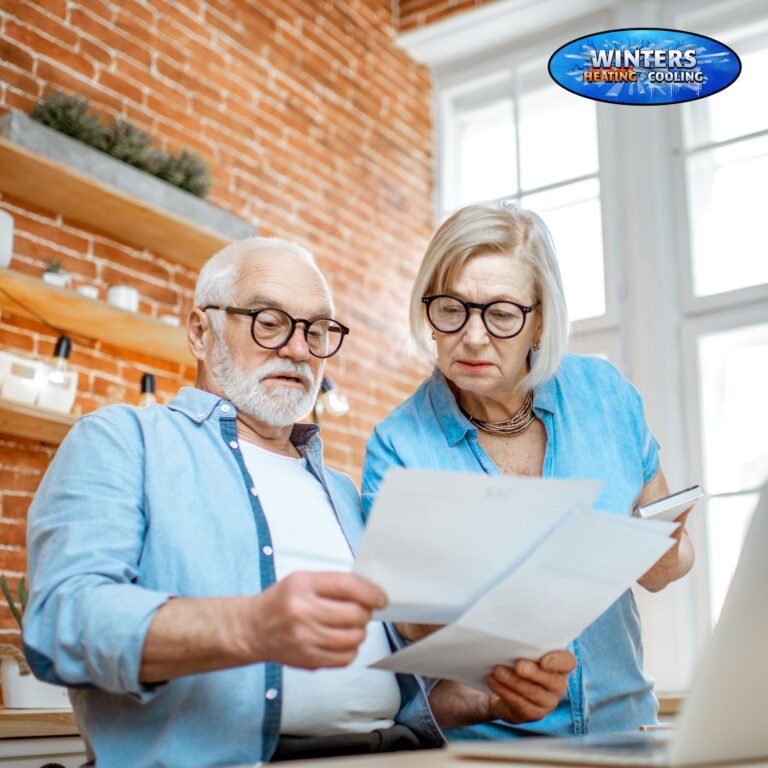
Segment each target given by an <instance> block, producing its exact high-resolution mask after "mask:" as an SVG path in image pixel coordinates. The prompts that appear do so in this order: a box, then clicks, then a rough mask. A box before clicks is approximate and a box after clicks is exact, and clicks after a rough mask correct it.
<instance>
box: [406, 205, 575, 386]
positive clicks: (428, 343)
mask: <svg viewBox="0 0 768 768" xmlns="http://www.w3.org/2000/svg"><path fill="white" fill-rule="evenodd" d="M481 254H504V255H507V256H509V258H510V259H522V260H523V261H524V262H525V263H526V264H528V265H529V266H530V268H531V272H532V273H533V279H534V284H533V295H531V296H527V297H521V300H525V301H529V300H530V303H531V304H533V303H535V302H537V301H538V302H541V303H540V305H539V308H538V311H541V316H542V320H541V323H542V333H541V340H540V343H539V350H538V352H532V353H531V370H530V372H529V373H528V375H527V376H526V377H525V378H524V379H523V380H522V382H521V383H520V390H521V391H523V392H527V391H529V390H531V389H535V388H536V387H537V386H538V385H539V384H541V383H542V382H544V381H546V380H547V379H549V378H550V377H552V376H553V375H554V373H555V371H556V370H557V368H558V366H559V365H560V361H561V359H562V357H563V354H564V352H565V344H566V341H567V339H568V311H567V309H566V305H565V294H564V293H563V284H562V280H561V278H560V268H559V267H558V265H557V257H556V256H555V248H554V244H553V243H552V237H551V235H550V234H549V230H548V229H547V227H546V225H545V224H544V222H543V221H542V220H541V218H539V216H537V215H536V214H535V213H533V211H527V210H525V209H522V208H518V207H517V206H516V205H514V204H511V203H508V202H503V203H490V204H482V205H468V206H466V207H465V208H461V209H459V210H458V211H456V213H454V214H453V215H451V216H450V217H449V218H448V219H446V220H445V221H444V222H443V223H442V224H441V225H440V227H439V228H438V230H437V232H435V234H434V236H433V237H432V240H431V241H430V243H429V245H428V246H427V252H426V253H425V254H424V259H423V260H422V262H421V266H420V267H419V272H418V274H417V275H416V281H415V283H414V285H413V291H412V293H411V303H410V325H411V337H412V339H413V343H414V345H415V347H416V350H417V351H418V353H419V354H420V355H421V356H422V357H424V358H425V359H427V360H428V361H430V362H432V363H434V362H435V360H436V359H437V353H436V348H435V342H434V341H433V340H432V338H431V334H432V329H431V327H430V325H429V322H428V320H427V315H426V311H425V307H424V304H423V302H422V301H421V299H422V297H423V296H430V295H434V294H439V293H450V291H451V289H452V287H453V285H454V284H455V281H456V279H457V278H458V276H459V273H460V272H461V270H462V269H463V267H464V265H465V264H466V263H467V261H468V260H469V259H471V258H472V257H473V256H479V255H481ZM530 319H531V318H529V320H530Z"/></svg>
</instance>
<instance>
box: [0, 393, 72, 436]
mask: <svg viewBox="0 0 768 768" xmlns="http://www.w3.org/2000/svg"><path fill="white" fill-rule="evenodd" d="M75 421H77V419H76V417H74V416H70V415H69V414H68V413H62V412H61V411H52V410H51V409H50V408H40V407H39V406H37V405H28V404H27V403H19V402H16V401H15V400H6V399H5V398H2V397H0V434H3V435H13V436H14V437H27V438H30V439H31V440H42V441H43V442H44V443H49V444H51V445H58V444H59V443H60V442H61V441H62V440H63V439H64V436H65V435H66V434H67V432H69V430H70V428H71V427H72V425H73V424H74V423H75Z"/></svg>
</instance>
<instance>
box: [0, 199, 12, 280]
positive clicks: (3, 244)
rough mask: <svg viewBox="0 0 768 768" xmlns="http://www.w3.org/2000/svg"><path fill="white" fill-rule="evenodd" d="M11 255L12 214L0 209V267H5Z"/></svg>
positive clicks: (9, 261)
mask: <svg viewBox="0 0 768 768" xmlns="http://www.w3.org/2000/svg"><path fill="white" fill-rule="evenodd" d="M12 256H13V216H11V214H10V213H8V211H0V267H7V266H8V265H9V264H10V263H11V257H12Z"/></svg>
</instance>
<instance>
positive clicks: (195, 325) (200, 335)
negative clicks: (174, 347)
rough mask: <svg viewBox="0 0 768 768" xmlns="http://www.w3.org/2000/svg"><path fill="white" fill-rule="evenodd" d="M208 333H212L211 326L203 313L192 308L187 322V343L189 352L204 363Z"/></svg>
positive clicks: (197, 308) (196, 308)
mask: <svg viewBox="0 0 768 768" xmlns="http://www.w3.org/2000/svg"><path fill="white" fill-rule="evenodd" d="M210 333H212V329H211V324H210V323H209V322H208V317H207V316H206V314H205V312H203V310H202V309H200V308H199V307H194V308H193V309H192V311H191V312H190V313H189V318H188V320H187V343H188V344H189V351H190V352H191V353H192V354H193V355H194V357H195V359H196V360H199V361H200V362H205V359H206V348H207V346H208V334H210Z"/></svg>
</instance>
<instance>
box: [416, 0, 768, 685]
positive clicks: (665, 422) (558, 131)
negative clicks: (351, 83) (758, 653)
mask: <svg viewBox="0 0 768 768" xmlns="http://www.w3.org/2000/svg"><path fill="white" fill-rule="evenodd" d="M503 5H505V4H491V8H494V7H495V8H496V11H494V14H493V16H491V11H490V10H487V14H488V23H487V25H486V27H484V34H486V35H488V37H489V38H490V37H493V36H494V34H495V32H496V30H498V29H501V27H502V26H503V25H502V22H503V23H504V24H506V27H505V28H506V29H508V30H515V32H514V33H513V34H514V35H516V36H513V35H510V39H509V40H507V41H505V42H504V44H503V45H502V44H501V42H500V41H499V39H498V37H495V38H494V39H495V40H496V42H495V44H493V45H491V44H490V43H489V44H488V46H487V49H486V50H484V51H483V50H481V48H482V46H480V44H479V43H477V41H478V39H480V38H482V35H481V34H480V32H479V31H478V30H479V26H478V25H479V23H480V22H479V21H477V20H478V19H481V17H482V14H483V11H482V9H479V10H478V11H477V12H476V16H475V19H476V21H475V22H474V23H473V24H468V25H467V28H466V35H465V36H464V37H461V38H456V39H449V37H448V38H440V36H441V35H446V36H450V34H452V33H450V31H449V30H448V29H447V27H446V28H444V31H442V32H441V31H440V30H439V29H438V26H439V25H435V33H434V35H435V39H431V40H430V41H428V43H427V42H424V46H425V47H424V49H423V50H424V51H428V50H431V51H436V50H437V49H438V45H437V43H438V42H442V43H443V44H444V48H443V54H442V58H441V60H440V62H439V63H438V64H436V65H435V69H434V71H435V75H436V78H435V82H436V91H437V130H438V140H439V152H438V167H437V180H438V188H437V216H438V218H439V219H442V218H443V217H444V216H446V215H447V214H449V213H450V212H451V211H453V210H455V209H456V208H458V207H459V206H461V205H464V204H467V203H470V202H474V201H480V200H488V199H492V198H496V197H510V198H512V199H515V200H519V201H520V202H521V204H522V205H523V206H525V207H528V208H531V209H533V210H535V211H537V212H538V213H540V214H541V215H542V217H543V218H544V220H545V221H546V223H547V224H548V226H549V228H550V229H551V231H552V234H553V238H554V241H555V246H556V248H557V251H558V257H559V261H560V268H561V271H562V275H563V282H564V285H565V290H566V298H567V300H568V306H569V312H570V315H571V318H572V319H573V320H575V322H574V323H573V324H572V336H571V340H570V343H569V349H570V350H571V351H573V352H577V353H580V354H598V355H600V356H602V357H607V358H608V359H609V360H610V361H611V362H612V363H614V364H615V365H617V366H618V367H619V368H621V369H622V370H623V371H624V372H625V373H626V374H627V375H628V376H629V377H630V379H631V380H632V381H633V383H634V384H635V385H636V386H637V387H638V389H639V390H640V393H641V394H642V396H643V401H644V405H645V412H646V417H647V418H648V421H649V423H650V425H651V428H652V429H653V431H654V433H655V435H656V437H657V438H658V439H659V442H660V443H661V447H662V454H661V455H662V463H663V466H664V470H665V474H666V476H667V478H668V480H669V482H670V486H671V488H672V490H675V489H680V488H683V487H685V486H686V485H691V484H693V483H694V482H701V484H702V485H703V486H704V488H705V489H706V490H707V491H708V492H709V493H710V494H711V496H710V498H709V500H708V502H707V503H706V504H701V505H700V507H699V508H698V509H697V510H696V512H695V513H694V515H693V516H692V518H691V521H690V525H689V530H690V531H691V534H692V537H693V539H694V542H695V544H696V548H697V565H696V567H695V568H694V571H693V572H692V573H691V575H690V576H689V577H688V578H686V579H684V580H682V581H680V582H677V583H676V584H673V585H671V586H670V587H669V588H667V589H666V590H664V591H663V592H662V593H660V594H657V595H651V594H649V593H647V592H644V591H643V590H638V593H639V595H638V597H639V602H640V610H641V612H642V614H643V622H644V641H645V651H646V655H645V658H646V665H647V669H648V670H649V672H650V674H651V675H653V676H654V677H656V679H657V680H658V686H659V689H660V690H668V691H669V690H681V689H684V688H686V687H687V686H688V684H689V682H690V674H691V673H692V672H694V671H695V668H696V658H695V650H697V649H700V648H701V647H702V646H703V642H704V640H705V639H706V636H707V635H708V633H709V631H710V630H711V627H712V622H713V621H714V619H716V617H717V615H718V613H719V610H720V607H721V605H722V601H723V599H724V596H725V593H726V591H727V588H728V585H729V583H730V578H731V575H732V573H733V570H734V567H735V563H736V560H737V559H738V556H739V553H740V549H741V544H742V540H743V536H744V533H745V531H746V526H747V525H748V523H749V519H750V517H751V514H752V511H753V509H754V507H755V502H756V500H757V495H756V490H757V489H758V486H759V485H760V484H761V483H762V482H764V481H765V480H766V478H767V477H768V441H766V439H765V435H767V434H768V406H766V405H764V400H765V397H764V395H763V394H761V390H764V389H765V381H766V376H765V371H767V370H768V241H767V240H766V238H765V236H764V229H765V226H764V224H763V220H764V218H765V216H766V213H765V211H764V210H763V209H764V208H765V205H764V202H765V200H766V195H765V193H764V192H763V189H764V186H765V179H766V178H768V100H766V99H764V98H760V94H761V93H763V92H764V90H765V88H764V86H763V83H762V81H763V79H764V73H765V72H766V71H768V15H767V14H766V13H765V7H764V5H765V4H764V3H761V2H758V1H757V0H680V1H679V2H675V3H658V2H656V0H637V2H635V3H615V4H608V5H606V6H605V9H604V10H603V11H601V12H600V14H599V15H598V14H594V6H593V5H591V4H590V3H589V2H587V1H586V0H574V2H573V3H568V4H567V8H566V4H558V5H557V13H558V20H559V22H560V23H561V26H560V27H559V28H558V29H559V30H560V32H559V33H556V36H555V37H553V36H552V35H553V33H552V30H553V29H554V27H553V19H552V13H553V8H554V5H553V4H551V3H547V2H546V0H542V2H541V3H537V4H531V7H533V5H535V6H536V11H535V13H538V16H537V23H538V26H537V27H535V28H533V27H532V22H531V16H530V15H526V13H523V11H522V10H520V9H516V8H515V7H513V4H510V6H509V9H508V10H507V11H503V10H502V6H503ZM527 10H528V8H527V6H526V11H527ZM472 13H475V12H474V11H472V12H468V13H467V14H465V16H466V17H467V18H469V16H470V15H471V14H472ZM505 13H506V16H505V15H504V14H505ZM530 13H531V14H533V13H534V11H533V10H531V11H530ZM566 17H567V18H566ZM459 18H460V17H459ZM526 25H527V26H526ZM646 26H647V27H650V26H654V27H668V28H673V29H689V30H691V31H692V32H696V33H699V34H703V35H709V36H711V37H714V38H716V39H718V40H722V41H723V42H724V43H726V44H727V45H729V46H730V47H731V48H733V49H735V50H736V51H737V52H738V54H739V55H740V58H741V60H742V65H743V69H742V74H741V76H740V78H739V80H738V81H737V82H736V83H735V84H734V85H732V86H731V87H730V88H728V89H726V90H725V91H723V92H721V93H718V94H715V95H713V96H711V97H709V98H707V99H703V100H701V101H695V102H689V103H686V104H681V105H676V106H669V107H653V108H631V107H617V106H615V105H604V104H595V103H594V102H591V101H589V100H587V99H582V98H579V97H577V96H574V95H572V94H569V93H568V92H566V91H564V90H563V89H561V88H559V87H558V86H556V85H555V84H553V83H552V82H551V80H550V79H549V76H548V74H547V70H546V62H547V58H548V57H549V56H550V55H551V54H552V52H553V51H554V50H555V49H556V48H558V47H559V46H560V45H562V44H563V43H564V42H566V41H567V39H569V38H574V37H577V36H579V35H587V34H589V33H591V32H594V31H596V30H598V29H617V28H623V27H646ZM566 28H567V30H568V31H567V32H563V31H562V30H564V29H566ZM521 29H522V30H523V31H520V30H521ZM422 36H423V35H422ZM438 38H440V40H438ZM469 45H471V46H472V51H471V55H469V54H466V48H467V46H469ZM446 50H450V51H455V52H456V55H455V57H454V58H453V59H451V60H449V59H448V57H447V56H446V54H445V51H446ZM424 58H428V57H427V56H425V57H424ZM692 649H694V653H692Z"/></svg>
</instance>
